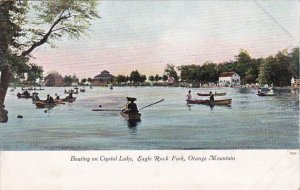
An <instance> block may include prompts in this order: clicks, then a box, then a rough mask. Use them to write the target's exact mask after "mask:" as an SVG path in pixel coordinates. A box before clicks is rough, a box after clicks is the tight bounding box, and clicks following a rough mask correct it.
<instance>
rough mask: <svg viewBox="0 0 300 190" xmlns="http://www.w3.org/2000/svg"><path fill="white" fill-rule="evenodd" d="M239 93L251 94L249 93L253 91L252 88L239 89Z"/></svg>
mask: <svg viewBox="0 0 300 190" xmlns="http://www.w3.org/2000/svg"><path fill="white" fill-rule="evenodd" d="M239 93H241V94H249V93H251V89H250V88H239Z"/></svg>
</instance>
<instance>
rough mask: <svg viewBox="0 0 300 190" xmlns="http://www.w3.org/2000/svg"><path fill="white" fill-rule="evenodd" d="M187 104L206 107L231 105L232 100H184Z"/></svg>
mask: <svg viewBox="0 0 300 190" xmlns="http://www.w3.org/2000/svg"><path fill="white" fill-rule="evenodd" d="M186 101H187V103H188V104H206V105H231V102H232V99H223V100H215V101H210V100H196V99H195V100H186Z"/></svg>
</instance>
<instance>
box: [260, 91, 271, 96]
mask: <svg viewBox="0 0 300 190" xmlns="http://www.w3.org/2000/svg"><path fill="white" fill-rule="evenodd" d="M257 96H274V94H273V93H272V94H268V93H263V92H261V93H257Z"/></svg>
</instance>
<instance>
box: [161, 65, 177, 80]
mask: <svg viewBox="0 0 300 190" xmlns="http://www.w3.org/2000/svg"><path fill="white" fill-rule="evenodd" d="M164 74H165V75H167V76H170V77H173V78H174V80H175V81H178V79H179V77H178V75H177V72H176V70H175V66H174V65H172V64H167V66H166V68H165V73H164Z"/></svg>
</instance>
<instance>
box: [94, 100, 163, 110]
mask: <svg viewBox="0 0 300 190" xmlns="http://www.w3.org/2000/svg"><path fill="white" fill-rule="evenodd" d="M164 100H165V99H161V100H159V101H157V102H154V103H152V104H149V105H147V106H144V107H142V108H140V109H139V111H141V110H142V109H145V108H147V107H150V106H153V105H155V104H158V103H160V102H162V101H164ZM92 111H122V110H117V109H92Z"/></svg>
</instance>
